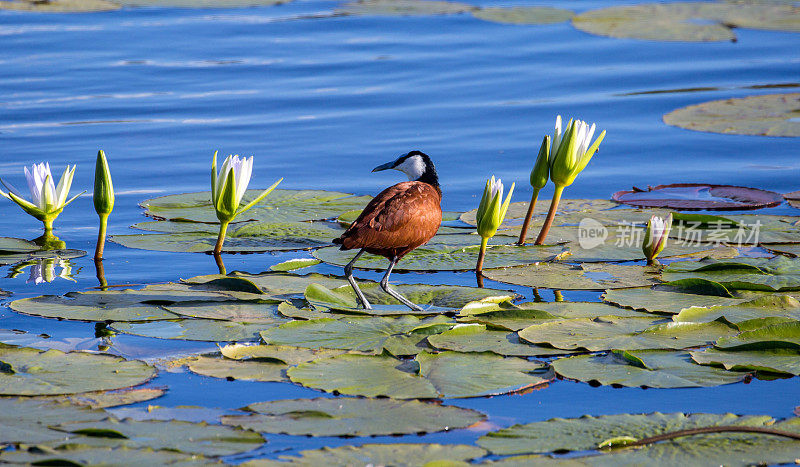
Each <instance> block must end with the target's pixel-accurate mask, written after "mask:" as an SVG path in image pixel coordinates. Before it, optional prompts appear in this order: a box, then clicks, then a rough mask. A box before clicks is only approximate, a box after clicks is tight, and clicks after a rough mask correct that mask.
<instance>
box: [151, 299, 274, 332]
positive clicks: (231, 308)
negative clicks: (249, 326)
mask: <svg viewBox="0 0 800 467" xmlns="http://www.w3.org/2000/svg"><path fill="white" fill-rule="evenodd" d="M281 303H283V302H281V301H277V300H274V301H261V302H244V301H231V302H222V301H220V302H181V303H176V304H175V305H165V306H164V309H165V310H167V311H170V312H172V313H174V314H175V315H178V316H186V317H190V318H204V319H219V320H224V321H238V322H246V323H263V324H274V325H276V326H277V325H279V324H282V323H285V322H287V321H289V320H288V319H286V318H285V317H283V316H282V315H281V314H280V313H278V305H280V304H281Z"/></svg>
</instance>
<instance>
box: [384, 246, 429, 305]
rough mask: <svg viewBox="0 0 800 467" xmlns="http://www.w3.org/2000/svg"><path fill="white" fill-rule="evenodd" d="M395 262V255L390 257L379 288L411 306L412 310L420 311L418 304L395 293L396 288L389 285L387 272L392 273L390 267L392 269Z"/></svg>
mask: <svg viewBox="0 0 800 467" xmlns="http://www.w3.org/2000/svg"><path fill="white" fill-rule="evenodd" d="M395 264H397V257H396V256H395V257H394V258H392V259H391V262H389V267H388V268H387V269H386V274H385V275H384V276H383V279H381V288H382V289H383V290H384V291H385V292H386V293H388V294H389V295H391V296H392V297H394V298H396V299H398V300H400V301H401V302H403V304H404V305H405V306H407V307H409V308H411V309H412V310H415V311H422V308H420V307H419V306H418V305H415V304H413V303H412V302H411V300H409V299H407V298H406V297H404V296H402V295H400V294H399V293H397V291H396V290H394V289H392V288H391V287H389V274H391V273H392V269H394V265H395Z"/></svg>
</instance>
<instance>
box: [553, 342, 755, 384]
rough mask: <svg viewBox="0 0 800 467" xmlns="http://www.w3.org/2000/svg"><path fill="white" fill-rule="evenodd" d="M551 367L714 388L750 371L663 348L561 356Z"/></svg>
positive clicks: (580, 374) (612, 379)
mask: <svg viewBox="0 0 800 467" xmlns="http://www.w3.org/2000/svg"><path fill="white" fill-rule="evenodd" d="M552 366H553V370H555V372H556V373H558V374H559V375H561V376H563V377H565V378H570V379H575V380H578V381H585V382H592V381H596V382H598V383H600V384H602V385H610V384H616V385H620V386H628V387H640V386H641V387H649V388H699V387H711V386H719V385H722V384H731V383H737V382H739V381H742V380H743V379H744V378H745V377H746V376H747V373H734V372H730V371H725V370H721V369H718V368H712V367H707V366H701V365H698V364H696V363H693V362H692V359H691V356H690V355H689V354H688V353H685V352H670V351H664V350H638V351H621V350H615V351H612V352H609V353H607V354H605V355H578V356H575V357H566V358H560V359H558V360H556V361H554V362H553V363H552Z"/></svg>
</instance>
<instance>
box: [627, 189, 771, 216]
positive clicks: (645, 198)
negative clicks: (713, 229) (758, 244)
mask: <svg viewBox="0 0 800 467" xmlns="http://www.w3.org/2000/svg"><path fill="white" fill-rule="evenodd" d="M611 197H612V198H613V199H614V200H615V201H619V202H620V203H625V204H629V205H631V206H637V207H641V208H667V209H679V210H713V211H726V210H727V211H730V210H734V211H738V210H743V209H761V208H768V207H774V206H777V205H779V204H781V203H782V202H783V197H781V195H780V194H779V193H775V192H774V191H767V190H761V189H758V188H748V187H742V186H732V185H711V184H704V183H673V184H671V185H657V186H654V187H648V189H647V191H642V190H639V189H633V190H625V191H618V192H616V193H614V194H613V195H612V196H611Z"/></svg>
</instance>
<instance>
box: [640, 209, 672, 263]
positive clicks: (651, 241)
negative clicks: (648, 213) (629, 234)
mask: <svg viewBox="0 0 800 467" xmlns="http://www.w3.org/2000/svg"><path fill="white" fill-rule="evenodd" d="M671 228H672V213H670V214H669V215H668V216H667V217H666V218H665V219H661V218H660V217H658V216H653V217H651V218H650V220H649V221H647V230H645V233H644V241H643V242H642V252H643V253H644V256H645V257H646V258H647V262H648V263H651V262H653V261H654V260H655V259H656V257H657V256H658V255H659V253H661V251H662V250H663V249H664V247H665V246H667V238H668V237H669V231H670V229H671Z"/></svg>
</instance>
